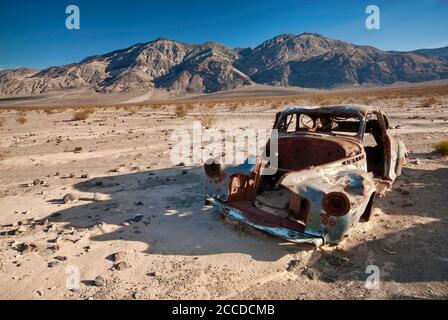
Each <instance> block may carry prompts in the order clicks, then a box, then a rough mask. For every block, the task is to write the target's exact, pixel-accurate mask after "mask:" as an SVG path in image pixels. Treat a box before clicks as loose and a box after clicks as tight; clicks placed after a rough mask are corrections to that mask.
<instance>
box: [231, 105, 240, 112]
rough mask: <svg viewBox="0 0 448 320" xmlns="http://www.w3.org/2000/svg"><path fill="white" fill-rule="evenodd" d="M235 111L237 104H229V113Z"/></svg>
mask: <svg viewBox="0 0 448 320" xmlns="http://www.w3.org/2000/svg"><path fill="white" fill-rule="evenodd" d="M237 109H238V104H237V103H232V104H229V110H230V111H231V112H235V111H236V110H237Z"/></svg>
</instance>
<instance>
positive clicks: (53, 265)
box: [48, 261, 59, 268]
mask: <svg viewBox="0 0 448 320" xmlns="http://www.w3.org/2000/svg"><path fill="white" fill-rule="evenodd" d="M58 264H59V261H51V262H49V263H48V268H54V267H56V266H57V265H58Z"/></svg>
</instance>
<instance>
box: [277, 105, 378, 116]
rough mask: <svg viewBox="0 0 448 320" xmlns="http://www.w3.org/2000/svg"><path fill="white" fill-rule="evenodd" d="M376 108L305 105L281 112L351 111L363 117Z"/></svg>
mask: <svg viewBox="0 0 448 320" xmlns="http://www.w3.org/2000/svg"><path fill="white" fill-rule="evenodd" d="M375 110H378V109H377V108H375V107H372V106H366V105H336V106H306V107H288V108H286V109H285V110H283V113H300V112H307V111H308V112H309V111H314V112H316V113H353V114H357V115H359V116H361V117H365V116H366V115H367V114H368V113H370V112H372V111H375Z"/></svg>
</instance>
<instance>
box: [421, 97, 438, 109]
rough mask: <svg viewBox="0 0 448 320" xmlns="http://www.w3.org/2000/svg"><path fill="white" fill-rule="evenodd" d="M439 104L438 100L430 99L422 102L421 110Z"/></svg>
mask: <svg viewBox="0 0 448 320" xmlns="http://www.w3.org/2000/svg"><path fill="white" fill-rule="evenodd" d="M437 103H439V100H437V99H436V98H435V97H429V98H426V99H424V100H423V101H422V103H421V104H420V108H431V107H432V106H433V105H434V104H437Z"/></svg>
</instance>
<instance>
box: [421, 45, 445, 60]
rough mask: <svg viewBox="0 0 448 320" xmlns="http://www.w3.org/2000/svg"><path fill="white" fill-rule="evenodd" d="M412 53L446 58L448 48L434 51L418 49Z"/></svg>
mask: <svg viewBox="0 0 448 320" xmlns="http://www.w3.org/2000/svg"><path fill="white" fill-rule="evenodd" d="M414 52H415V53H418V54H424V55H427V56H430V57H437V58H448V46H446V47H443V48H436V49H420V50H416V51H414Z"/></svg>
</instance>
